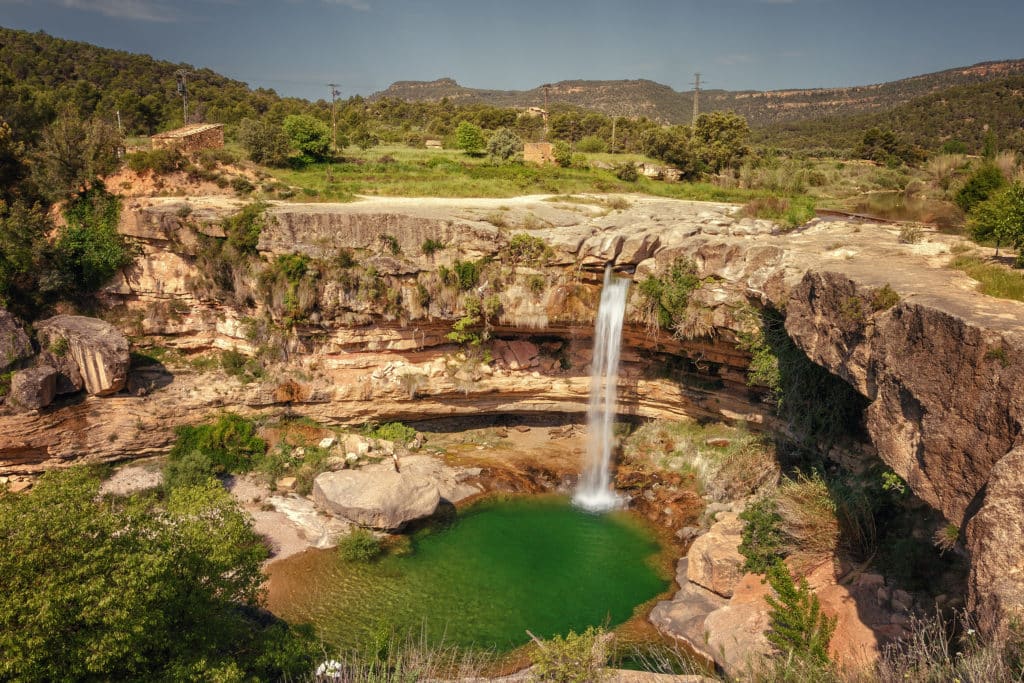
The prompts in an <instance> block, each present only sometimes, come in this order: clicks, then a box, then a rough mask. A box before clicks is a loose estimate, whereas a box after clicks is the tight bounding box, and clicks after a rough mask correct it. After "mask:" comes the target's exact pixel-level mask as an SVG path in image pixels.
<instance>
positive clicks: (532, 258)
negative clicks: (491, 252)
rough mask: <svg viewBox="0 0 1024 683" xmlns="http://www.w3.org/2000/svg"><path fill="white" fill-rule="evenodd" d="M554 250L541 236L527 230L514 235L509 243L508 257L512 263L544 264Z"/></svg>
mask: <svg viewBox="0 0 1024 683" xmlns="http://www.w3.org/2000/svg"><path fill="white" fill-rule="evenodd" d="M553 254H554V252H553V251H552V250H551V247H549V246H548V243H547V242H545V241H544V240H543V239H542V238H540V237H534V236H533V235H530V234H527V233H525V232H520V233H516V234H515V235H512V239H511V240H509V243H508V258H509V261H510V262H512V263H524V264H531V265H542V264H543V262H544V261H547V259H549V258H551V256H552V255H553Z"/></svg>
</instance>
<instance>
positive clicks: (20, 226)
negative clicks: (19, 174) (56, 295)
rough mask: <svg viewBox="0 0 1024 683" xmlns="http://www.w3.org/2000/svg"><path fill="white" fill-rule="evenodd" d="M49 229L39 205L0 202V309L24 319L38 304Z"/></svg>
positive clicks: (30, 314) (47, 220)
mask: <svg viewBox="0 0 1024 683" xmlns="http://www.w3.org/2000/svg"><path fill="white" fill-rule="evenodd" d="M52 227H53V226H52V224H51V222H50V219H49V216H48V215H47V213H46V210H45V209H43V207H42V206H40V205H39V204H31V205H30V204H28V203H26V202H25V201H24V200H21V199H17V200H14V202H13V203H11V204H7V203H6V202H4V201H3V200H0V306H2V307H4V308H7V309H9V310H11V311H13V312H14V313H15V314H17V315H20V316H22V317H24V318H31V317H32V313H33V312H34V310H35V308H36V306H38V305H39V303H40V302H41V296H40V286H39V281H40V276H41V274H42V273H43V272H44V259H45V257H46V247H47V242H46V235H47V233H48V232H49V231H50V229H51V228H52Z"/></svg>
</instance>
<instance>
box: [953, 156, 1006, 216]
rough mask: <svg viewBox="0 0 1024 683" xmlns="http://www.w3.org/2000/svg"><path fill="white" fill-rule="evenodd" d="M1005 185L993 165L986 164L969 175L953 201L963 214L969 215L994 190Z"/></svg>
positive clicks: (1001, 176)
mask: <svg viewBox="0 0 1024 683" xmlns="http://www.w3.org/2000/svg"><path fill="white" fill-rule="evenodd" d="M1005 185H1006V178H1004V177H1003V173H1002V171H1000V170H999V169H998V168H997V167H996V166H995V165H993V164H991V163H986V164H984V165H982V166H981V167H980V168H978V170H977V171H975V172H974V173H972V174H971V177H970V178H968V179H967V182H966V183H965V184H964V186H963V187H962V188H960V190H959V191H958V192H957V193H956V196H955V197H954V198H953V201H954V202H956V205H957V206H959V207H960V209H961V210H962V211H963V212H964V213H969V212H970V211H971V209H973V208H974V207H975V206H976V205H978V204H980V203H981V202H983V201H985V200H986V199H988V198H989V197H991V196H992V195H993V194H994V193H995V191H996V190H999V189H1001V188H1002V187H1004V186H1005Z"/></svg>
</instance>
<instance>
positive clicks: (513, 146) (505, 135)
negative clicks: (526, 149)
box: [487, 128, 523, 161]
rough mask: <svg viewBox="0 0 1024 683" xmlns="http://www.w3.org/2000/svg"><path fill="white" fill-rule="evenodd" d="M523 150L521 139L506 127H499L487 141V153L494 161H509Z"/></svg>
mask: <svg viewBox="0 0 1024 683" xmlns="http://www.w3.org/2000/svg"><path fill="white" fill-rule="evenodd" d="M522 151H523V141H522V140H520V139H519V136H518V135H516V134H515V133H513V132H512V131H511V130H509V129H508V128H501V129H500V130H498V131H497V132H495V133H494V135H492V136H491V139H490V140H488V141H487V153H488V154H489V155H490V156H491V158H492V159H494V160H495V161H510V160H512V159H514V158H516V157H517V156H519V153H520V152H522Z"/></svg>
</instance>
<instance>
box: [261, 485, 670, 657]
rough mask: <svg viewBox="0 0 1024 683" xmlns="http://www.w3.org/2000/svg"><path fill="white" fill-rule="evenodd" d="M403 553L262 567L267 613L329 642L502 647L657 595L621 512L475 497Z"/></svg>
mask: <svg viewBox="0 0 1024 683" xmlns="http://www.w3.org/2000/svg"><path fill="white" fill-rule="evenodd" d="M412 546H413V547H412V552H411V554H406V555H388V556H386V557H384V558H383V559H381V560H379V561H376V562H371V563H350V562H346V561H344V560H342V559H341V558H340V557H339V556H338V554H337V553H335V552H332V551H313V552H310V553H304V554H302V555H299V556H295V557H292V558H287V559H285V560H282V561H280V562H277V563H275V564H274V565H273V566H272V568H271V576H272V579H271V598H270V607H271V609H272V610H273V611H274V612H275V613H277V614H279V615H281V616H282V617H284V618H286V619H288V620H290V621H308V622H311V623H313V624H314V625H315V626H316V627H317V630H318V632H319V634H320V636H321V637H322V638H323V639H324V640H325V641H327V642H328V643H330V644H332V645H335V646H340V647H358V646H360V645H361V644H364V643H366V642H368V641H369V640H370V639H372V637H373V635H374V634H375V633H378V632H380V631H381V630H382V629H383V630H389V629H394V630H395V631H397V632H398V633H400V634H401V633H404V632H410V633H412V634H413V635H414V636H419V635H420V634H425V635H426V637H427V639H428V640H430V641H432V642H435V643H436V642H442V641H443V642H444V643H445V644H448V645H459V646H464V647H481V648H487V649H494V650H498V651H505V650H509V649H512V648H515V647H518V646H519V645H522V644H523V643H525V642H527V641H528V640H529V636H528V635H527V634H526V630H527V629H529V630H530V631H532V632H533V633H534V634H536V635H537V636H539V637H542V638H547V637H550V636H552V635H555V634H564V633H566V632H568V631H569V630H570V629H573V630H576V631H581V630H583V629H585V628H586V627H587V626H601V625H605V626H609V627H613V626H616V625H618V624H621V623H622V622H624V621H626V620H628V619H629V618H630V617H632V616H633V614H634V610H635V609H636V607H637V606H638V605H641V604H642V603H645V602H647V601H649V600H650V599H651V598H653V597H655V596H657V595H658V594H659V593H661V592H663V591H664V590H665V589H666V588H667V586H668V583H669V582H668V579H667V578H665V577H663V576H662V575H661V572H660V571H659V570H658V568H657V567H656V566H655V558H656V556H657V554H658V552H659V551H660V548H659V546H658V543H657V541H656V540H655V538H654V537H653V535H651V534H650V533H649V532H648V531H647V530H646V529H645V528H643V527H642V526H641V525H639V524H637V523H636V522H635V521H634V520H633V519H631V518H630V517H629V515H627V514H626V513H612V514H606V515H591V514H587V513H585V512H581V511H580V510H578V509H576V508H574V507H572V506H571V505H569V503H568V501H565V500H563V499H551V498H540V499H538V498H519V499H513V500H507V501H496V502H485V503H481V504H479V505H477V506H474V507H473V508H471V509H469V510H467V511H464V512H462V513H460V514H459V517H458V519H457V520H456V521H455V522H454V523H453V524H452V525H451V526H449V527H447V528H444V529H440V530H435V531H432V532H421V533H419V534H417V535H415V536H414V537H413V539H412Z"/></svg>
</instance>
